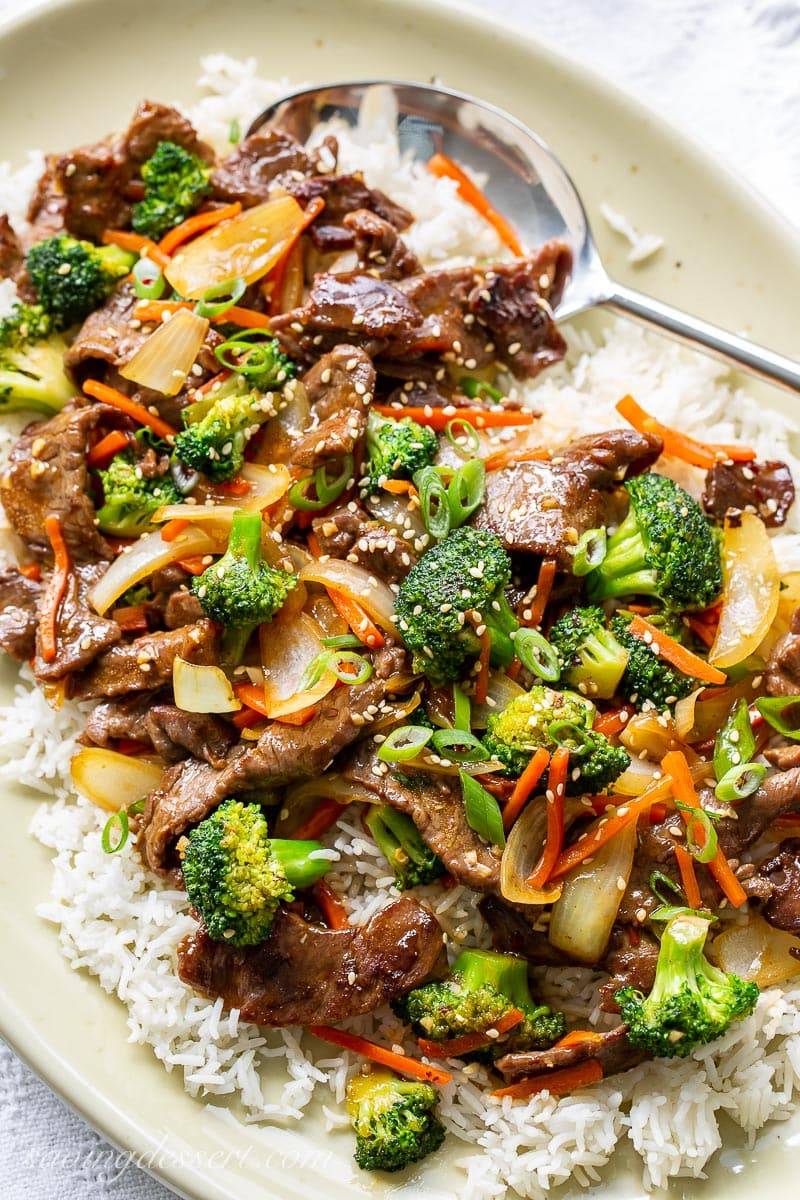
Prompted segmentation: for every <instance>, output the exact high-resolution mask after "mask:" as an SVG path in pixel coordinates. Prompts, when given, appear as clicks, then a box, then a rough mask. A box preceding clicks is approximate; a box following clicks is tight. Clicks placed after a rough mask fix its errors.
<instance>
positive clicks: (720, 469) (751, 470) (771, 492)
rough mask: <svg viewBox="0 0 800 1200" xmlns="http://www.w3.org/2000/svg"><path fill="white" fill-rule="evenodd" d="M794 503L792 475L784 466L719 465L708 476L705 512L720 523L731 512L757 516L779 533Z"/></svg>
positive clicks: (764, 463) (756, 464)
mask: <svg viewBox="0 0 800 1200" xmlns="http://www.w3.org/2000/svg"><path fill="white" fill-rule="evenodd" d="M793 503H794V482H793V480H792V472H791V471H790V470H789V467H788V466H787V465H786V463H784V462H778V461H770V462H763V463H758V462H751V463H716V464H715V465H714V466H713V467H712V468H711V470H710V471H709V472H708V474H707V475H706V486H705V491H704V492H703V495H702V504H703V508H704V509H705V510H706V512H707V513H708V514H709V516H712V517H716V518H717V520H719V521H722V520H724V519H725V514H726V513H727V512H731V511H733V512H755V513H756V514H757V515H758V516H759V517H761V520H762V521H763V522H764V524H765V525H767V526H769V527H770V528H771V529H775V528H777V527H778V526H779V525H783V524H784V523H785V521H786V517H787V515H788V513H789V509H790V508H791V507H792V504H793Z"/></svg>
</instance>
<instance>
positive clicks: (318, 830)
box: [290, 800, 347, 841]
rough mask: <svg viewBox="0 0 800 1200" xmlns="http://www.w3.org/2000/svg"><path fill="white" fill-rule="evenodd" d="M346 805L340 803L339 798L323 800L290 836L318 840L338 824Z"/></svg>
mask: <svg viewBox="0 0 800 1200" xmlns="http://www.w3.org/2000/svg"><path fill="white" fill-rule="evenodd" d="M346 807H347V805H346V804H340V803H339V801H338V800H323V801H322V803H321V804H320V805H318V806H317V808H315V809H314V811H313V813H312V814H311V816H310V817H309V818H308V819H307V820H306V821H304V822H303V824H302V825H299V826H298V827H297V829H295V831H294V833H292V834H290V836H291V837H293V838H297V839H298V840H299V841H316V839H317V838H320V837H322V835H323V833H327V831H328V830H329V829H330V828H331V826H332V825H335V824H336V822H337V821H338V820H339V817H340V816H341V815H342V813H343V812H344V810H345V808H346Z"/></svg>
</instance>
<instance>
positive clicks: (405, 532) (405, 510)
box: [367, 458, 464, 545]
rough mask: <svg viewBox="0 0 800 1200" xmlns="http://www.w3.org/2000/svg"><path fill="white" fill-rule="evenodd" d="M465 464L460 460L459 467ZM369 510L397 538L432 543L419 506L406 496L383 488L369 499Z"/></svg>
mask: <svg viewBox="0 0 800 1200" xmlns="http://www.w3.org/2000/svg"><path fill="white" fill-rule="evenodd" d="M463 462H464V460H463V459H462V458H460V459H459V460H458V465H459V466H461V465H462V464H463ZM367 508H368V509H369V511H370V514H371V515H372V516H373V517H375V518H376V519H377V520H379V521H381V522H382V523H383V524H384V525H385V526H386V528H387V529H390V530H391V531H392V532H393V533H394V534H395V535H396V536H397V537H401V538H405V539H406V541H410V542H414V541H416V540H417V539H418V538H424V539H425V544H426V545H427V543H428V541H430V538H429V536H428V531H427V530H426V528H425V522H424V521H423V519H422V513H421V512H420V508H419V505H418V504H409V501H408V498H407V497H406V496H396V495H394V494H393V493H392V492H386V491H384V490H383V488H381V489H379V490H378V491H377V492H375V494H374V495H373V496H370V497H369V499H368V500H367Z"/></svg>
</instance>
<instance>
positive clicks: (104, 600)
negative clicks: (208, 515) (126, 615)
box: [89, 529, 216, 614]
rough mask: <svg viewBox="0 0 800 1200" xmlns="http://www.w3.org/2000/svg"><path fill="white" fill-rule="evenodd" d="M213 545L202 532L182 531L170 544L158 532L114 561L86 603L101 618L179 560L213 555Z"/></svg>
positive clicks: (92, 590)
mask: <svg viewBox="0 0 800 1200" xmlns="http://www.w3.org/2000/svg"><path fill="white" fill-rule="evenodd" d="M215 548H216V543H215V542H214V541H213V540H212V539H211V538H210V537H209V536H208V534H206V533H204V532H203V531H202V530H201V529H184V530H183V532H182V533H179V534H178V536H177V537H176V538H175V539H174V540H173V541H171V542H165V541H164V539H163V538H162V536H161V531H160V530H159V529H156V530H154V532H153V533H148V534H147V535H146V536H145V537H143V538H139V540H138V542H134V543H133V544H132V545H131V546H130V548H129V549H128V550H124V551H123V552H122V554H120V555H118V557H117V558H115V559H114V561H113V562H112V564H111V566H110V567H109V568H108V570H107V571H106V573H105V575H103V576H102V578H101V579H99V580H98V581H97V583H96V584H95V585H94V587H93V588H92V589H91V591H90V592H89V603H90V604H91V606H92V608H94V609H95V610H96V611H97V612H99V613H100V614H102V613H104V612H106V610H107V609H109V608H110V607H111V605H112V604H113V603H114V601H115V600H118V599H119V597H120V596H121V595H122V594H123V592H127V590H128V588H130V587H133V585H134V584H135V583H139V582H140V581H141V580H142V579H146V578H147V577H148V575H152V574H153V572H154V571H159V570H160V569H161V568H162V567H167V566H169V564H170V563H173V562H177V561H178V559H181V558H194V557H195V556H196V555H198V554H212V553H214V550H215Z"/></svg>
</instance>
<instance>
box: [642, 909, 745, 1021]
mask: <svg viewBox="0 0 800 1200" xmlns="http://www.w3.org/2000/svg"><path fill="white" fill-rule="evenodd" d="M707 936H708V920H707V919H706V918H705V917H699V916H695V915H694V914H693V913H682V914H681V915H680V916H677V917H674V918H673V919H672V921H670V922H669V924H668V925H667V927H666V929H665V930H664V934H663V937H662V938H661V948H660V950H659V952H658V965H657V967H656V978H655V982H654V984H653V988H652V991H651V992H650V995H649V996H648V997H647V999H646V1001H645V1008H647V1009H650V1010H653V1009H655V1008H657V1007H658V1006H659V1005H660V1004H662V1003H663V1002H664V1001H665V1000H668V999H669V998H670V997H671V996H674V995H675V993H676V992H677V991H679V989H680V988H681V987H682V986H688V987H689V988H690V989H692V990H693V991H696V990H697V980H698V979H699V978H701V977H702V976H703V975H705V976H707V977H708V978H709V979H711V980H713V981H714V982H717V983H720V984H722V985H723V986H725V985H727V982H728V977H727V975H726V974H725V973H724V971H720V970H719V968H717V967H714V966H712V964H711V963H710V962H709V961H708V959H707V958H706V956H705V954H704V953H703V948H704V946H705V942H706V937H707Z"/></svg>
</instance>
